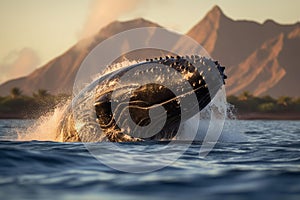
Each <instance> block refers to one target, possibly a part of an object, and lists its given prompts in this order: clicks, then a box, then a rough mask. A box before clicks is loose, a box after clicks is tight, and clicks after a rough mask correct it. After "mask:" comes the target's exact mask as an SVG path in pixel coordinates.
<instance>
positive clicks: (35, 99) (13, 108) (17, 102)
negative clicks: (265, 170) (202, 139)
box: [0, 87, 300, 118]
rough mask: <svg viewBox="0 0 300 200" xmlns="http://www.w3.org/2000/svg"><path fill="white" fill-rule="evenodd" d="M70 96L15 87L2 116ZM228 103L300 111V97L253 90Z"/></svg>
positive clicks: (0, 108)
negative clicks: (273, 94)
mask: <svg viewBox="0 0 300 200" xmlns="http://www.w3.org/2000/svg"><path fill="white" fill-rule="evenodd" d="M69 98H70V95H67V94H58V95H52V94H50V93H49V92H48V91H47V90H44V89H39V90H38V91H36V92H34V93H33V94H32V95H31V96H28V95H24V94H23V92H22V90H21V89H19V88H17V87H15V88H12V89H11V91H10V94H9V95H7V96H0V117H1V116H2V118H3V117H7V116H8V117H10V116H11V117H12V118H14V117H23V118H32V117H38V116H40V115H41V114H43V113H46V112H49V111H51V110H53V109H54V108H55V107H56V106H57V105H58V104H59V103H61V102H64V101H66V100H68V99H69ZM227 101H228V103H230V104H231V105H233V106H234V108H235V110H236V112H237V113H241V114H243V113H251V112H258V113H282V112H286V113H290V112H297V113H299V112H300V98H299V97H298V98H292V97H288V96H281V97H278V98H273V97H271V96H263V97H257V96H254V95H252V94H251V93H249V92H243V93H242V94H240V95H238V96H233V95H231V96H228V97H227Z"/></svg>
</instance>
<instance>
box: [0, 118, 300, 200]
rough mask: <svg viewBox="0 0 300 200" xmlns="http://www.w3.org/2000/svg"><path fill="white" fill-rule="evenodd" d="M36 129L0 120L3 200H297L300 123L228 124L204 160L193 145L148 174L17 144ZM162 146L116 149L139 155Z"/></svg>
mask: <svg viewBox="0 0 300 200" xmlns="http://www.w3.org/2000/svg"><path fill="white" fill-rule="evenodd" d="M34 123H35V121H30V120H0V199H3V200H4V199H5V200H6V199H7V200H11V199H70V200H71V199H72V200H73V199H87V200H89V199H92V200H93V199H280V200H283V199H295V200H299V199H300V121H238V120H228V121H226V123H225V126H224V131H223V133H222V134H223V136H222V137H221V138H223V139H220V141H219V142H218V143H217V144H216V145H215V147H214V148H213V149H212V150H211V151H210V153H209V154H208V155H207V156H205V157H200V156H199V149H200V148H201V145H202V144H201V143H199V142H198V143H193V144H191V145H190V146H189V148H188V149H187V151H185V152H184V153H183V154H182V155H181V156H180V157H179V158H178V159H177V160H176V161H175V162H174V163H172V164H170V165H169V166H166V167H164V168H162V169H159V170H156V171H153V172H148V173H127V172H122V171H119V170H116V169H112V168H110V167H108V166H106V165H105V164H103V163H101V162H100V161H99V160H98V159H96V158H95V157H94V156H93V155H92V154H91V153H90V152H89V151H88V150H87V149H86V147H85V145H84V144H82V143H60V142H54V141H37V140H34V141H19V140H18V138H19V136H18V134H19V135H20V134H22V133H25V132H28V127H31V126H33V124H34ZM40 132H41V134H44V133H47V132H51V130H50V128H49V127H45V129H44V130H43V129H41V130H40ZM224 138H225V139H224ZM241 138H246V140H245V139H241ZM164 145H166V142H143V143H126V144H120V145H119V147H120V148H122V149H124V150H126V151H135V152H137V153H139V151H142V150H143V149H145V148H147V149H148V150H149V149H150V150H155V149H157V148H161V147H162V146H164ZM174 145H177V144H176V143H175V144H174ZM180 145H181V144H180V143H178V147H179V148H180ZM97 146H98V148H100V151H101V152H103V155H105V157H106V158H110V159H111V160H115V159H116V160H121V161H122V162H120V166H122V165H124V164H126V163H129V164H130V163H131V160H132V158H131V156H130V155H129V154H128V155H127V154H121V158H120V155H116V154H117V153H116V151H113V150H111V149H109V148H110V146H109V145H107V144H106V143H98V144H97ZM141 153H142V152H141ZM164 153H165V154H168V153H170V155H171V154H174V152H164ZM148 156H149V155H148ZM167 156H168V155H167ZM164 158H165V156H163V157H161V158H160V156H158V155H156V154H155V155H153V156H152V157H151V155H150V156H149V158H148V160H149V162H151V160H155V161H158V162H160V161H161V162H162V163H163V162H164V160H163V159H164ZM160 159H161V160H160ZM117 164H118V163H117ZM129 166H130V165H129ZM132 167H134V166H132ZM135 167H137V166H135Z"/></svg>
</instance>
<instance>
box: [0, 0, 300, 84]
mask: <svg viewBox="0 0 300 200" xmlns="http://www.w3.org/2000/svg"><path fill="white" fill-rule="evenodd" d="M214 5H219V6H220V7H221V9H222V10H223V12H224V13H225V15H227V16H229V17H230V18H232V19H235V20H253V21H257V22H260V23H263V22H264V21H265V20H266V19H273V20H274V21H276V22H279V23H282V24H291V23H296V22H299V21H300V12H299V8H300V1H299V0H284V1H283V0H251V1H237V0H222V1H221V0H184V1H183V0H0V27H1V31H0V44H1V45H0V72H1V73H0V84H1V83H3V82H4V81H7V80H9V79H12V78H17V77H20V76H24V75H27V74H29V73H31V72H32V71H33V70H35V69H37V68H38V67H40V66H42V65H43V64H45V63H47V62H48V61H50V60H51V59H52V58H54V57H56V56H58V55H60V54H61V53H63V52H64V51H66V50H67V49H68V48H70V47H71V46H73V45H74V44H75V43H76V42H77V41H78V40H80V39H82V38H85V37H88V36H90V35H93V34H95V33H96V32H97V31H98V30H99V29H100V28H101V27H103V26H105V25H107V24H109V23H110V22H112V21H114V20H121V21H125V20H130V19H134V18H138V17H143V18H145V19H148V20H150V21H153V22H156V23H158V24H160V25H162V26H164V27H166V28H168V29H170V30H173V31H176V32H179V33H186V32H187V31H188V30H189V29H190V28H192V27H193V26H194V25H195V24H196V23H197V22H199V21H200V20H201V19H202V18H203V17H204V16H205V14H206V13H207V12H208V11H209V10H210V9H212V7H213V6H214Z"/></svg>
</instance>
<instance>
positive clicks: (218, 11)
mask: <svg viewBox="0 0 300 200" xmlns="http://www.w3.org/2000/svg"><path fill="white" fill-rule="evenodd" d="M209 13H216V14H218V15H220V14H223V11H222V9H221V8H220V7H219V6H218V5H215V6H214V7H213V8H212V9H211V10H210V11H209Z"/></svg>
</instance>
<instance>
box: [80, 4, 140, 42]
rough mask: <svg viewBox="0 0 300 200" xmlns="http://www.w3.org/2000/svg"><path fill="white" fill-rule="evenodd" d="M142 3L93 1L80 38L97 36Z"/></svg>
mask: <svg viewBox="0 0 300 200" xmlns="http://www.w3.org/2000/svg"><path fill="white" fill-rule="evenodd" d="M141 2H142V1H140V0H126V1H124V0H93V1H92V2H91V5H90V11H89V14H88V17H87V20H86V23H85V24H84V26H83V29H82V31H81V33H80V38H81V39H82V38H86V37H88V36H91V35H93V34H95V33H96V32H97V31H99V29H100V28H101V27H103V26H105V25H107V24H108V23H110V22H112V21H114V20H117V19H118V18H119V17H120V16H122V15H123V14H125V13H127V12H129V11H132V10H134V9H135V8H136V7H137V6H138V4H139V3H141Z"/></svg>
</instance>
